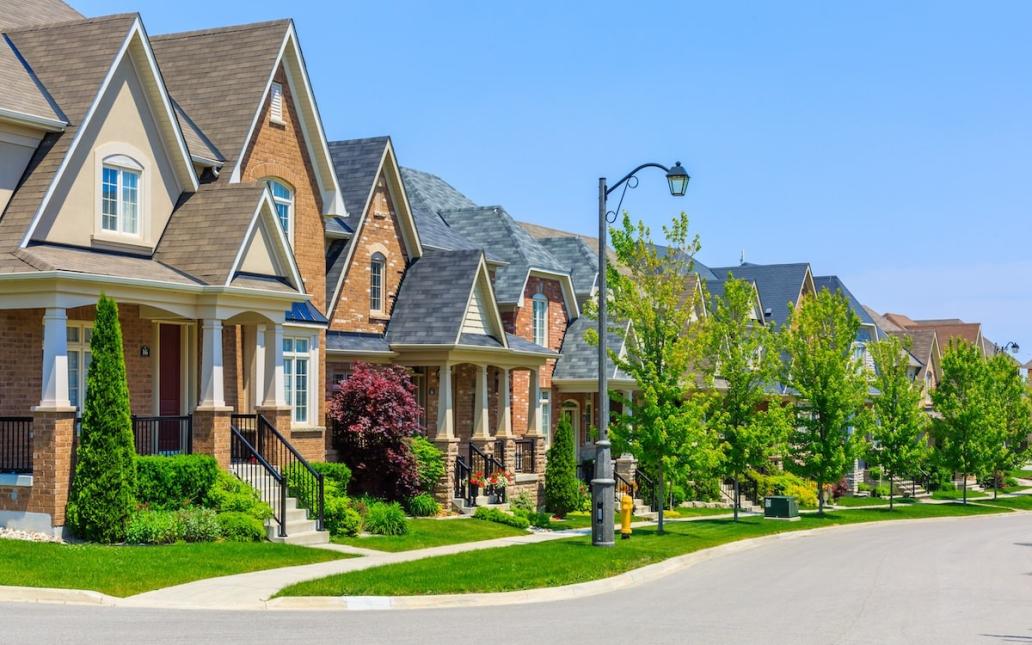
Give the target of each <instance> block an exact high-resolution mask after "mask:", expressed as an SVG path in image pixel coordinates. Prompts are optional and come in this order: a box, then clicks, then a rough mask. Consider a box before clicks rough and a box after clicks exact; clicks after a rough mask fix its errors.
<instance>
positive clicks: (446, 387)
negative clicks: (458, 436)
mask: <svg viewBox="0 0 1032 645" xmlns="http://www.w3.org/2000/svg"><path fill="white" fill-rule="evenodd" d="M437 374H438V376H437V381H438V383H437V435H436V436H435V437H434V438H435V439H437V440H438V441H441V440H446V439H454V438H455V413H454V410H453V407H452V366H451V363H445V364H443V365H441V367H440V368H438V373H437Z"/></svg>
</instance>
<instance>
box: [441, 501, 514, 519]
mask: <svg viewBox="0 0 1032 645" xmlns="http://www.w3.org/2000/svg"><path fill="white" fill-rule="evenodd" d="M451 504H452V510H454V511H455V512H456V513H459V514H460V515H472V514H473V513H476V512H477V509H478V508H480V507H483V508H497V509H498V510H500V511H508V510H509V504H508V502H506V503H505V504H478V505H476V506H469V505H467V504H466V500H464V499H462V498H461V497H454V498H452V501H451Z"/></svg>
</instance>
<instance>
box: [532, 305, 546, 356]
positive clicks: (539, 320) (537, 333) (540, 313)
mask: <svg viewBox="0 0 1032 645" xmlns="http://www.w3.org/2000/svg"><path fill="white" fill-rule="evenodd" d="M533 313H534V342H535V343H536V344H538V345H541V346H542V347H548V298H546V297H545V296H544V294H541V293H539V294H537V295H535V296H534V311H533Z"/></svg>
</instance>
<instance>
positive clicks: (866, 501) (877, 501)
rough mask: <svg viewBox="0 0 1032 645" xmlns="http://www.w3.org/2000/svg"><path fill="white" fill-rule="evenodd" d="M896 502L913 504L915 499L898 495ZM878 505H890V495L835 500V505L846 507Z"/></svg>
mask: <svg viewBox="0 0 1032 645" xmlns="http://www.w3.org/2000/svg"><path fill="white" fill-rule="evenodd" d="M894 503H895V504H913V503H914V500H913V499H912V498H910V497H896V498H895V500H894ZM878 505H884V506H888V505H889V498H888V497H840V498H838V499H836V500H835V506H841V507H844V508H852V507H854V506H878Z"/></svg>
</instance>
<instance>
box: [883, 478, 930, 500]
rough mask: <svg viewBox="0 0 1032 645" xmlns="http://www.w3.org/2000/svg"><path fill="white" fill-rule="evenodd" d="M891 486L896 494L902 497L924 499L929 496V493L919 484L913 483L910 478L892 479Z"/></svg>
mask: <svg viewBox="0 0 1032 645" xmlns="http://www.w3.org/2000/svg"><path fill="white" fill-rule="evenodd" d="M892 486H893V488H894V489H895V491H896V494H897V495H901V496H903V497H913V498H914V499H925V498H927V497H931V496H932V495H931V493H929V492H928V491H926V490H925V489H924V488H923V487H922V486H921V485H920V484H917V485H915V484H914V482H913V481H912V480H910V479H894V480H893V481H892Z"/></svg>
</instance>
